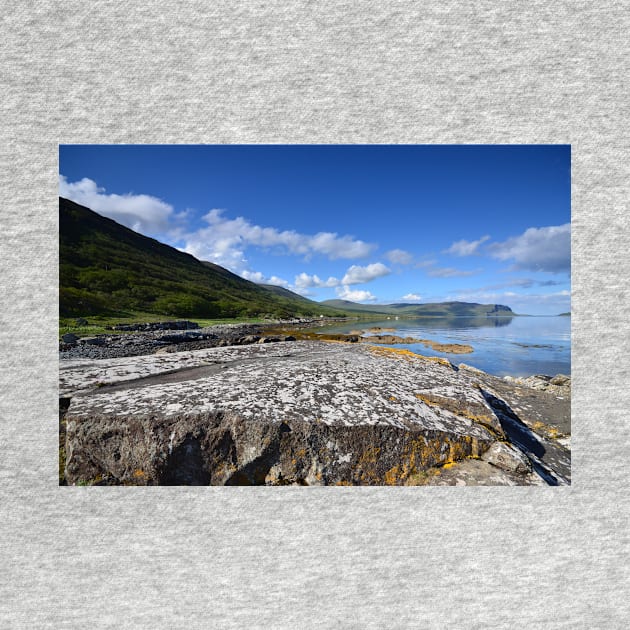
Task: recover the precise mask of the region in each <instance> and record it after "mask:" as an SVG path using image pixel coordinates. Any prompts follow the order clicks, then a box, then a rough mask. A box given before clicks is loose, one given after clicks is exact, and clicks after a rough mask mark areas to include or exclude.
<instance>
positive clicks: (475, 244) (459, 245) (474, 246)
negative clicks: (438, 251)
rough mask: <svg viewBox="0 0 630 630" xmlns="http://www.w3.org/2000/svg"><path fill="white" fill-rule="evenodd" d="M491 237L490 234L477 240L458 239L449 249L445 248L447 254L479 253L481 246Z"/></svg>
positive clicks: (469, 254)
mask: <svg viewBox="0 0 630 630" xmlns="http://www.w3.org/2000/svg"><path fill="white" fill-rule="evenodd" d="M489 239H490V237H489V236H488V235H486V236H482V237H481V238H480V239H479V240H476V241H466V240H463V239H462V240H461V241H456V242H455V243H453V244H452V245H451V246H450V247H449V248H448V249H445V250H444V253H445V254H454V255H455V256H472V255H473V254H476V253H477V250H478V249H479V246H480V245H482V244H483V243H485V242H486V241H487V240H489Z"/></svg>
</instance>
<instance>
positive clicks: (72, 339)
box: [61, 333, 79, 343]
mask: <svg viewBox="0 0 630 630" xmlns="http://www.w3.org/2000/svg"><path fill="white" fill-rule="evenodd" d="M78 339H79V338H78V337H77V336H76V335H75V334H73V333H66V334H65V335H62V336H61V341H63V343H76V342H77V340H78Z"/></svg>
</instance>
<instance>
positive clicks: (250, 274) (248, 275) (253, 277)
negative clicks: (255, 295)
mask: <svg viewBox="0 0 630 630" xmlns="http://www.w3.org/2000/svg"><path fill="white" fill-rule="evenodd" d="M240 275H241V277H243V278H245V280H249V281H251V282H255V283H256V284H275V285H276V286H279V287H284V288H285V289H288V288H289V287H290V286H291V284H290V283H289V281H288V280H285V279H284V278H279V277H278V276H271V277H270V278H267V276H265V274H264V273H262V272H261V271H249V270H247V269H246V270H244V271H241V273H240Z"/></svg>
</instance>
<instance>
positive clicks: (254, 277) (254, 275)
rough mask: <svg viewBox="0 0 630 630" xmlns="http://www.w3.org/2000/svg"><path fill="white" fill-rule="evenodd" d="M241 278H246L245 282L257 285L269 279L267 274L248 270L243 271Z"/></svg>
mask: <svg viewBox="0 0 630 630" xmlns="http://www.w3.org/2000/svg"><path fill="white" fill-rule="evenodd" d="M241 276H242V277H243V278H245V280H249V281H250V282H256V283H257V284H261V283H262V282H265V280H266V279H267V278H266V277H265V274H264V273H262V272H261V271H248V270H247V269H245V271H241Z"/></svg>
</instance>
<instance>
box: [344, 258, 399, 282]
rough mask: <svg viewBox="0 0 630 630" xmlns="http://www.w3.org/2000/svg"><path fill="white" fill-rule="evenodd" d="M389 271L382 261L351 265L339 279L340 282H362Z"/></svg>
mask: <svg viewBox="0 0 630 630" xmlns="http://www.w3.org/2000/svg"><path fill="white" fill-rule="evenodd" d="M390 273H391V270H390V269H388V268H387V267H386V266H385V265H384V264H383V263H372V264H371V265H367V267H359V266H358V265H352V267H350V268H349V269H348V271H347V272H346V275H345V276H344V277H343V279H342V280H341V283H342V284H345V285H348V284H363V283H364V282H371V281H372V280H375V279H376V278H381V277H382V276H386V275H388V274H390Z"/></svg>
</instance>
